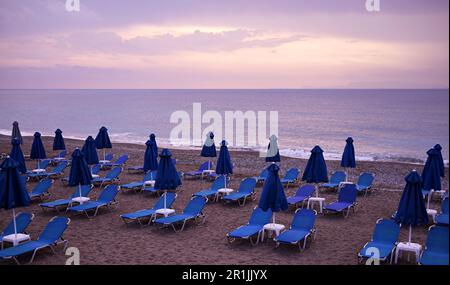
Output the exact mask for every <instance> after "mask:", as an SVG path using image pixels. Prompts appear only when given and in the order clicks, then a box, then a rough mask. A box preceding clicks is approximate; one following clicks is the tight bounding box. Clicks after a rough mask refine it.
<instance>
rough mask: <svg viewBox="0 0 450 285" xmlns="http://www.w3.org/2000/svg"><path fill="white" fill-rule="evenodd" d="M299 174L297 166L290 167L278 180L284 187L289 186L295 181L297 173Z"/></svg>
mask: <svg viewBox="0 0 450 285" xmlns="http://www.w3.org/2000/svg"><path fill="white" fill-rule="evenodd" d="M299 174H300V171H299V170H298V168H295V167H293V168H290V169H288V171H286V174H285V175H284V177H283V178H282V179H281V180H280V181H281V183H282V184H286V188H288V187H289V185H290V184H295V183H297V179H298V175H299Z"/></svg>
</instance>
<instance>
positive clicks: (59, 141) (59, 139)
mask: <svg viewBox="0 0 450 285" xmlns="http://www.w3.org/2000/svg"><path fill="white" fill-rule="evenodd" d="M65 149H66V144H65V143H64V138H63V136H62V131H61V130H60V129H57V130H56V131H55V138H54V140H53V150H65Z"/></svg>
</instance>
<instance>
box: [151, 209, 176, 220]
mask: <svg viewBox="0 0 450 285" xmlns="http://www.w3.org/2000/svg"><path fill="white" fill-rule="evenodd" d="M174 213H175V210H174V209H169V208H162V209H158V210H156V211H155V214H157V215H163V216H164V217H166V218H167V217H168V216H169V215H172V214H174Z"/></svg>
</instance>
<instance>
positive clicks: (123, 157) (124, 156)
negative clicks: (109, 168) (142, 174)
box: [115, 154, 128, 165]
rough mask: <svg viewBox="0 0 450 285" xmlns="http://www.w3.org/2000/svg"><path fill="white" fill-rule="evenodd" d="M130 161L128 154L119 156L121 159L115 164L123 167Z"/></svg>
mask: <svg viewBox="0 0 450 285" xmlns="http://www.w3.org/2000/svg"><path fill="white" fill-rule="evenodd" d="M127 161H128V154H124V155H121V156H119V158H118V159H117V160H116V162H115V164H118V165H122V164H124V163H126V162H127Z"/></svg>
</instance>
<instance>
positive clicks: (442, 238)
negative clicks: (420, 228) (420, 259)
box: [426, 226, 449, 254]
mask: <svg viewBox="0 0 450 285" xmlns="http://www.w3.org/2000/svg"><path fill="white" fill-rule="evenodd" d="M448 242H449V240H448V227H443V226H434V227H431V228H430V231H429V232H428V237H427V243H426V248H427V250H428V251H433V252H440V253H447V254H448V250H449V248H448Z"/></svg>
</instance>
